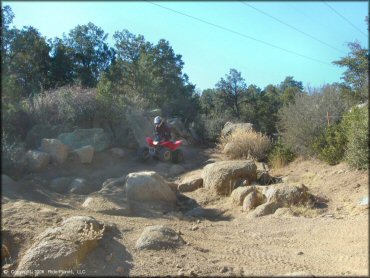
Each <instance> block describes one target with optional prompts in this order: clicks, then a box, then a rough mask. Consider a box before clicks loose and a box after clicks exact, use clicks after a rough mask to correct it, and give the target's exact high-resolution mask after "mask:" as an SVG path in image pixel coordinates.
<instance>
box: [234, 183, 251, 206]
mask: <svg viewBox="0 0 370 278" xmlns="http://www.w3.org/2000/svg"><path fill="white" fill-rule="evenodd" d="M255 190H256V189H255V187H253V186H239V187H237V188H235V189H234V190H233V192H231V195H230V197H231V202H232V203H233V204H235V205H237V206H240V205H242V204H243V201H244V198H245V197H246V196H247V195H248V194H249V193H251V192H254V191H255Z"/></svg>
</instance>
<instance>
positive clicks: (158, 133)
mask: <svg viewBox="0 0 370 278" xmlns="http://www.w3.org/2000/svg"><path fill="white" fill-rule="evenodd" d="M154 125H155V137H156V139H157V140H158V141H170V140H171V129H170V127H169V126H168V125H167V123H166V122H165V121H164V120H163V119H162V118H161V117H160V116H157V117H155V118H154ZM158 137H159V138H158Z"/></svg>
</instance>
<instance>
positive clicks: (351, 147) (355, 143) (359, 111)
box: [342, 105, 369, 169]
mask: <svg viewBox="0 0 370 278" xmlns="http://www.w3.org/2000/svg"><path fill="white" fill-rule="evenodd" d="M368 123H369V115H368V105H366V106H365V107H361V108H359V107H354V108H352V109H351V111H350V112H348V113H346V114H345V115H344V117H343V121H342V126H343V128H344V130H345V134H346V137H347V140H348V143H347V148H346V151H345V160H346V161H347V162H348V164H349V165H350V166H352V167H354V168H357V169H368V168H369V127H368Z"/></svg>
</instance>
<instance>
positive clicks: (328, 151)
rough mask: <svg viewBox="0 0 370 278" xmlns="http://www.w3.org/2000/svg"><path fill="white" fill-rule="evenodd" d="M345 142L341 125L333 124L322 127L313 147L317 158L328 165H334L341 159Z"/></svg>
mask: <svg viewBox="0 0 370 278" xmlns="http://www.w3.org/2000/svg"><path fill="white" fill-rule="evenodd" d="M346 142H347V140H346V135H345V133H344V130H343V128H342V126H341V125H340V124H333V125H330V126H328V127H327V128H326V129H324V130H323V132H322V133H321V134H320V135H319V136H318V137H317V138H316V139H315V141H314V143H313V148H314V150H315V151H316V152H317V154H318V157H319V159H321V160H323V161H325V162H327V163H328V164H329V165H335V164H338V163H339V162H340V161H341V160H342V159H343V156H344V151H345V147H346Z"/></svg>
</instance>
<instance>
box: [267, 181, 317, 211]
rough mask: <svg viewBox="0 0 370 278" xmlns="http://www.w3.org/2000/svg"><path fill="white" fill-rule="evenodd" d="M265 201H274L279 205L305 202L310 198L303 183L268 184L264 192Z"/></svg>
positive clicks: (285, 205) (286, 205)
mask: <svg viewBox="0 0 370 278" xmlns="http://www.w3.org/2000/svg"><path fill="white" fill-rule="evenodd" d="M265 195H266V197H267V202H276V203H277V204H279V207H289V206H291V205H298V204H306V203H307V202H308V201H310V200H311V199H312V195H311V194H309V193H308V188H307V187H306V186H304V185H303V184H302V185H300V186H296V185H290V184H278V185H273V186H270V187H269V189H268V190H267V191H266V193H265Z"/></svg>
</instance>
